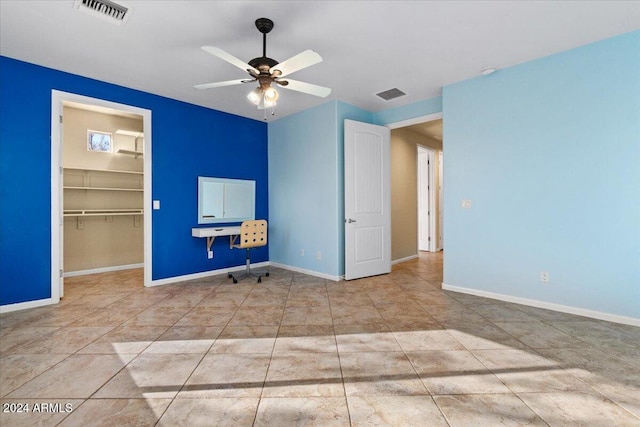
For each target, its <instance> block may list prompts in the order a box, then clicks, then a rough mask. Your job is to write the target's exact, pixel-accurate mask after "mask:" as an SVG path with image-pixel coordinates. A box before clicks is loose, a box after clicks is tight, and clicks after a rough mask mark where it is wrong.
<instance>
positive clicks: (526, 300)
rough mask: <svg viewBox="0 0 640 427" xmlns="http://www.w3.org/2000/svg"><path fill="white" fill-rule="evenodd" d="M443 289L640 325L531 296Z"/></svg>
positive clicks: (635, 323)
mask: <svg viewBox="0 0 640 427" xmlns="http://www.w3.org/2000/svg"><path fill="white" fill-rule="evenodd" d="M442 289H444V290H447V291H452V292H460V293H463V294H469V295H476V296H479V297H485V298H491V299H495V300H499V301H505V302H512V303H515V304H522V305H528V306H530V307H537V308H544V309H547V310H553V311H559V312H561V313H568V314H576V315H578V316H584V317H590V318H592V319H598V320H606V321H608V322H614V323H622V324H625V325H631V326H640V319H636V318H634V317H627V316H619V315H617V314H610V313H603V312H601V311H595V310H587V309H584V308H578V307H571V306H568V305H562V304H554V303H551V302H545V301H538V300H534V299H529V298H520V297H514V296H511V295H504V294H496V293H493V292H486V291H480V290H477V289H470V288H462V287H459V286H453V285H447V284H446V283H443V284H442Z"/></svg>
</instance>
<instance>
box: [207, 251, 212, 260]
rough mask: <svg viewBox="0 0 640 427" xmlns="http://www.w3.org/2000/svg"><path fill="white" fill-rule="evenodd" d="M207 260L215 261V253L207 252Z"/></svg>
mask: <svg viewBox="0 0 640 427" xmlns="http://www.w3.org/2000/svg"><path fill="white" fill-rule="evenodd" d="M207 258H209V259H213V251H207Z"/></svg>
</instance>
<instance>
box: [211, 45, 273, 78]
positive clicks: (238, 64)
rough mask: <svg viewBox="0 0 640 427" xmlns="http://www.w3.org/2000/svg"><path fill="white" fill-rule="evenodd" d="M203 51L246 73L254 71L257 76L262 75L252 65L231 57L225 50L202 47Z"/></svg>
mask: <svg viewBox="0 0 640 427" xmlns="http://www.w3.org/2000/svg"><path fill="white" fill-rule="evenodd" d="M202 50H204V51H205V52H208V53H210V54H212V55H214V56H217V57H218V58H220V59H222V60H224V61H227V62H228V63H229V64H231V65H235V66H236V67H238V68H240V69H241V70H244V71H249V70H251V71H253V72H255V73H256V74H260V72H259V71H258V70H256V69H255V68H253V67H252V66H251V65H249V64H247V63H246V62H244V61H243V60H241V59H238V58H236V57H235V56H233V55H231V54H230V53H227V52H225V51H224V50H222V49H220V48H219V47H215V46H202Z"/></svg>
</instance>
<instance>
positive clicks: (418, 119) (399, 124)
mask: <svg viewBox="0 0 640 427" xmlns="http://www.w3.org/2000/svg"><path fill="white" fill-rule="evenodd" d="M441 118H442V112H439V113H433V114H427V115H426V116H420V117H414V118H413V119H407V120H402V121H399V122H394V123H389V124H387V125H386V126H387V127H388V128H390V129H398V128H403V127H406V126H412V125H417V124H420V123H424V122H431V121H433V120H438V119H441Z"/></svg>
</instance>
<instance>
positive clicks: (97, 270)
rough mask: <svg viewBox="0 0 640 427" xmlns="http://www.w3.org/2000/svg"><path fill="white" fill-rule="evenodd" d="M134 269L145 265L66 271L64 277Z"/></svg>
mask: <svg viewBox="0 0 640 427" xmlns="http://www.w3.org/2000/svg"><path fill="white" fill-rule="evenodd" d="M134 268H144V263H140V264H127V265H114V266H111V267H101V268H93V269H91V270H77V271H65V272H64V277H77V276H86V275H89V274H98V273H109V272H111V271H121V270H133V269H134Z"/></svg>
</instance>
